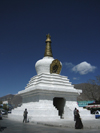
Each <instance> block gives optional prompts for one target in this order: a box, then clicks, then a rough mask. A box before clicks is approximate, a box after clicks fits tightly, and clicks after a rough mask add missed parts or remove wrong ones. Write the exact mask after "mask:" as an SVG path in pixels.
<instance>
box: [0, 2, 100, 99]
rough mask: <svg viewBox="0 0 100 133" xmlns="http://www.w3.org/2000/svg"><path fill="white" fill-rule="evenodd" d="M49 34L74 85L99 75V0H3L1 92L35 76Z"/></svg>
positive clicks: (0, 14) (13, 89)
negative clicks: (36, 65)
mask: <svg viewBox="0 0 100 133" xmlns="http://www.w3.org/2000/svg"><path fill="white" fill-rule="evenodd" d="M48 33H50V35H51V41H52V44H51V46H52V52H53V57H54V58H55V59H58V60H60V61H61V62H62V64H63V66H62V71H61V75H64V76H68V78H69V80H70V82H72V84H78V83H84V82H87V81H88V80H89V79H94V78H95V76H97V75H100V59H99V57H100V0H0V97H1V96H4V95H7V94H16V93H18V91H21V90H23V89H24V88H25V86H26V85H27V83H28V82H29V80H30V78H31V77H33V76H35V75H36V70H35V63H36V61H37V60H39V59H41V58H43V56H44V52H45V45H46V44H45V40H46V34H48Z"/></svg>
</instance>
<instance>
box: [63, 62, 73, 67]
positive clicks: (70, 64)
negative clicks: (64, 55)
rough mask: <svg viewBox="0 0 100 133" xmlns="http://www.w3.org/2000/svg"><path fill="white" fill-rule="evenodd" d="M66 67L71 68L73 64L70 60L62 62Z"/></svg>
mask: <svg viewBox="0 0 100 133" xmlns="http://www.w3.org/2000/svg"><path fill="white" fill-rule="evenodd" d="M64 64H65V66H66V67H67V68H72V67H74V65H73V64H72V63H71V62H65V63H64Z"/></svg>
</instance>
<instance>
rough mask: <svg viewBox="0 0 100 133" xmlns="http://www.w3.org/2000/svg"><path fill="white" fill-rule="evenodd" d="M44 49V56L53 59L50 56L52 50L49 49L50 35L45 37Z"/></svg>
mask: <svg viewBox="0 0 100 133" xmlns="http://www.w3.org/2000/svg"><path fill="white" fill-rule="evenodd" d="M46 37H47V38H46V41H45V42H46V48H45V53H44V56H49V57H53V55H52V49H51V36H50V34H47V35H46Z"/></svg>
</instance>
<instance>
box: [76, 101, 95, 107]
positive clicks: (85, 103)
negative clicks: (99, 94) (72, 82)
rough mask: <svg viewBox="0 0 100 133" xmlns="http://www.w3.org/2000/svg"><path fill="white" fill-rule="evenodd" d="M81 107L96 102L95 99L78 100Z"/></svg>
mask: <svg viewBox="0 0 100 133" xmlns="http://www.w3.org/2000/svg"><path fill="white" fill-rule="evenodd" d="M77 103H78V106H79V107H86V106H87V105H88V104H90V103H95V101H77Z"/></svg>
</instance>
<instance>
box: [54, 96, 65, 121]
mask: <svg viewBox="0 0 100 133" xmlns="http://www.w3.org/2000/svg"><path fill="white" fill-rule="evenodd" d="M53 105H54V106H55V107H56V108H57V110H58V115H59V116H60V118H63V117H62V116H63V114H64V106H65V99H64V98H60V97H55V98H53Z"/></svg>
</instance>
